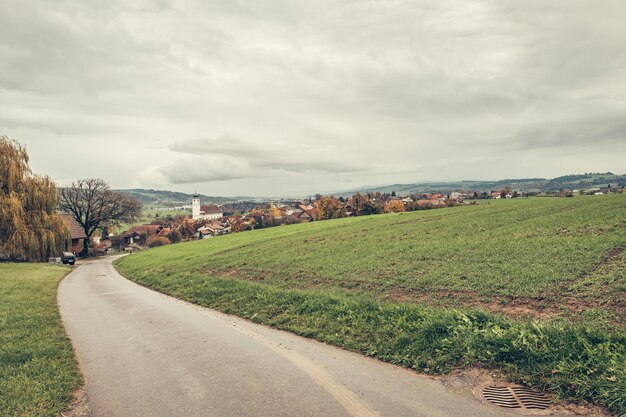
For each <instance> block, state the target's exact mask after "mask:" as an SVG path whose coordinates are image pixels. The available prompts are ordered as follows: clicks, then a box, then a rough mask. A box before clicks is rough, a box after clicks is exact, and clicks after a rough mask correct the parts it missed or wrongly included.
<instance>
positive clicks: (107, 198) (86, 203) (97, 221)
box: [60, 178, 141, 255]
mask: <svg viewBox="0 0 626 417" xmlns="http://www.w3.org/2000/svg"><path fill="white" fill-rule="evenodd" d="M60 207H61V210H63V211H65V212H67V213H70V214H71V215H72V216H73V217H74V219H76V221H77V222H78V224H80V226H81V227H82V228H83V231H84V232H85V234H86V235H87V239H85V240H84V247H83V251H82V254H83V255H87V252H88V247H89V241H90V240H91V236H92V235H93V234H94V232H95V231H96V230H98V229H102V228H103V227H105V226H107V227H111V226H115V225H119V224H120V223H132V222H134V221H135V220H137V218H138V217H139V215H140V214H141V203H140V202H139V200H137V199H136V198H134V197H132V196H130V195H128V194H124V193H120V192H116V191H113V190H111V189H110V187H109V184H107V183H106V182H104V181H103V180H101V179H97V178H91V179H86V180H78V181H75V182H73V183H72V185H70V186H69V187H65V188H61V203H60Z"/></svg>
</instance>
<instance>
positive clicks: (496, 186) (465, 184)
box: [335, 172, 626, 196]
mask: <svg viewBox="0 0 626 417" xmlns="http://www.w3.org/2000/svg"><path fill="white" fill-rule="evenodd" d="M608 184H611V186H621V187H625V186H626V174H624V175H615V174H613V173H611V172H607V173H585V174H579V175H565V176H562V177H557V178H552V179H547V178H520V179H503V180H498V181H473V180H467V181H456V182H454V181H452V182H418V183H413V184H392V185H385V186H380V187H363V188H358V189H354V190H350V191H344V192H340V193H335V195H340V196H349V195H352V194H354V193H355V192H357V191H359V192H361V193H367V192H376V191H378V192H381V193H391V192H392V191H395V192H396V194H419V193H426V192H440V193H448V192H454V191H464V190H471V191H478V192H481V191H491V190H494V191H495V190H500V189H502V188H505V187H510V188H511V189H513V190H517V191H524V192H527V191H536V192H545V191H555V190H563V189H569V190H577V189H581V188H583V189H585V188H593V187H606V186H607V185H608Z"/></svg>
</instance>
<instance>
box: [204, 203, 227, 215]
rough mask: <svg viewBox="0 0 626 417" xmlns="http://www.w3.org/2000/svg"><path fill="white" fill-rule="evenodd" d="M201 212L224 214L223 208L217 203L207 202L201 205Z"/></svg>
mask: <svg viewBox="0 0 626 417" xmlns="http://www.w3.org/2000/svg"><path fill="white" fill-rule="evenodd" d="M200 212H204V214H222V209H221V208H219V207H218V206H217V205H215V204H207V205H205V206H200Z"/></svg>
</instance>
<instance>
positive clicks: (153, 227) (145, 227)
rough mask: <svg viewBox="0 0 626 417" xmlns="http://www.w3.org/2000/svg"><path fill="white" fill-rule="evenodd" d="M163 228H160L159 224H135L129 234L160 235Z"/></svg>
mask: <svg viewBox="0 0 626 417" xmlns="http://www.w3.org/2000/svg"><path fill="white" fill-rule="evenodd" d="M162 228H163V226H160V225H158V224H135V225H133V226H131V228H130V229H128V232H129V233H132V232H137V233H143V234H148V235H151V234H156V233H159V230H161V229H162Z"/></svg>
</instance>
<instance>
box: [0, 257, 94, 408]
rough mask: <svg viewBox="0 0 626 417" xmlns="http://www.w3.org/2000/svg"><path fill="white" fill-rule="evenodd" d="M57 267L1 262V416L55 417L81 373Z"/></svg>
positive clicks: (60, 270) (61, 270)
mask: <svg viewBox="0 0 626 417" xmlns="http://www.w3.org/2000/svg"><path fill="white" fill-rule="evenodd" d="M68 272H69V269H68V268H66V267H61V266H54V265H42V264H12V263H0V415H1V416H7V417H18V416H19V417H57V416H58V415H59V413H61V412H62V411H63V410H64V409H66V408H67V407H68V405H69V404H70V402H71V400H72V395H73V392H74V390H76V389H77V388H78V387H79V386H80V385H81V383H82V377H81V375H80V373H79V371H78V366H77V364H76V361H75V359H74V355H73V351H72V346H71V344H70V341H69V340H68V338H67V337H66V336H65V331H64V329H63V325H62V324H61V319H60V316H59V311H58V307H57V302H56V293H57V286H58V284H59V281H61V279H62V278H63V277H64V276H65V275H66V274H67V273H68Z"/></svg>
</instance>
